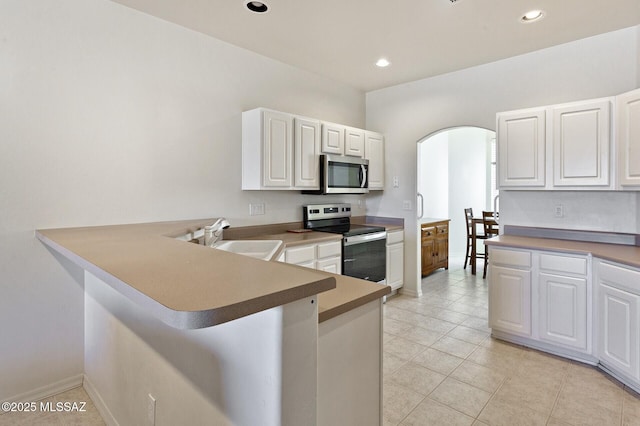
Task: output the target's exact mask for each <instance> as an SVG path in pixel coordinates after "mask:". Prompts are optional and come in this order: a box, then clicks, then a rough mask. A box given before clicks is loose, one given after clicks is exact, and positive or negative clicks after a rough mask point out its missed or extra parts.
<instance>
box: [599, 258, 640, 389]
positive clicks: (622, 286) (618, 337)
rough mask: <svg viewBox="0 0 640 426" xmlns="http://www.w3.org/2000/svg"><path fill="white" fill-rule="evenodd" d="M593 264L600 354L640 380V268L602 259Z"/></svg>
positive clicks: (607, 363) (615, 367) (609, 363)
mask: <svg viewBox="0 0 640 426" xmlns="http://www.w3.org/2000/svg"><path fill="white" fill-rule="evenodd" d="M594 266H595V282H596V284H597V289H598V295H597V301H598V303H597V309H598V312H597V318H598V357H599V358H600V360H601V362H602V364H604V365H605V366H607V367H608V368H611V369H612V370H615V371H618V372H620V373H622V374H624V375H626V376H629V377H630V378H632V379H633V380H634V381H636V382H639V381H640V270H638V269H634V268H631V267H628V266H624V265H618V264H612V263H608V262H604V261H601V260H596V261H594ZM636 384H638V383H636Z"/></svg>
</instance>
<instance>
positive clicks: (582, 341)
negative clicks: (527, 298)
mask: <svg viewBox="0 0 640 426" xmlns="http://www.w3.org/2000/svg"><path fill="white" fill-rule="evenodd" d="M538 284H539V294H540V299H539V306H540V318H539V320H540V326H539V337H540V339H541V340H546V341H549V342H553V343H560V344H562V345H566V346H569V347H571V348H575V349H580V350H583V351H585V350H587V321H588V318H587V280H586V278H577V277H566V276H560V275H555V274H548V273H540V274H539V278H538Z"/></svg>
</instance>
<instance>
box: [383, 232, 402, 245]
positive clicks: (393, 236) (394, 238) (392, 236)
mask: <svg viewBox="0 0 640 426" xmlns="http://www.w3.org/2000/svg"><path fill="white" fill-rule="evenodd" d="M402 241H404V231H392V232H387V245H389V244H395V243H401V242H402Z"/></svg>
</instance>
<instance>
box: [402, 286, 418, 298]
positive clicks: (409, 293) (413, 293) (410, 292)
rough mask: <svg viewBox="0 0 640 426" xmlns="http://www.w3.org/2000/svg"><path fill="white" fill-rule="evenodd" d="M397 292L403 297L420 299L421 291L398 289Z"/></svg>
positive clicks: (405, 288)
mask: <svg viewBox="0 0 640 426" xmlns="http://www.w3.org/2000/svg"><path fill="white" fill-rule="evenodd" d="M398 292H399V293H400V294H402V295H403V296H409V297H420V296H422V291H420V292H417V291H413V290H409V289H408V288H407V287H401V288H399V289H398Z"/></svg>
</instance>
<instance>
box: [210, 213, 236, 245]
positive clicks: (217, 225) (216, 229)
mask: <svg viewBox="0 0 640 426" xmlns="http://www.w3.org/2000/svg"><path fill="white" fill-rule="evenodd" d="M229 226H231V225H230V224H229V222H227V219H225V218H223V217H221V218H220V219H218V220H216V221H215V222H214V223H213V225H207V226H205V227H204V245H205V246H209V247H212V246H213V245H214V244H215V243H217V242H218V241H219V240H221V239H222V231H223V230H224V229H227V228H228V227H229Z"/></svg>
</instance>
